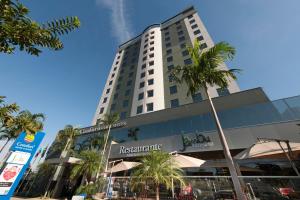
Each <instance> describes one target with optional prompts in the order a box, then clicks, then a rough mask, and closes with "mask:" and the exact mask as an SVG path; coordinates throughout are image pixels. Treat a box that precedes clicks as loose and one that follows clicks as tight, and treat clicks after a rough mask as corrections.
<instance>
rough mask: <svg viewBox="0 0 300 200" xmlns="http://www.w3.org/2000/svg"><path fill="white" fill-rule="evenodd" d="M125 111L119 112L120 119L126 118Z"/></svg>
mask: <svg viewBox="0 0 300 200" xmlns="http://www.w3.org/2000/svg"><path fill="white" fill-rule="evenodd" d="M126 115H127V113H126V112H121V114H120V119H121V120H122V119H125V118H126Z"/></svg>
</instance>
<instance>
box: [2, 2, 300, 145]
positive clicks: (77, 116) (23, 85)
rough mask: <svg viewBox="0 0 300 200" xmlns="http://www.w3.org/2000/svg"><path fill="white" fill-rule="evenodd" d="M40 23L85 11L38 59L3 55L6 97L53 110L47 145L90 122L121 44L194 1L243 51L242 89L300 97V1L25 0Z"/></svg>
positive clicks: (217, 33)
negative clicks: (56, 46) (60, 45)
mask: <svg viewBox="0 0 300 200" xmlns="http://www.w3.org/2000/svg"><path fill="white" fill-rule="evenodd" d="M21 2H22V3H24V4H25V5H26V6H27V7H28V8H29V9H30V10H31V13H30V15H31V16H32V18H33V19H35V20H36V21H38V22H45V21H47V20H51V19H54V18H60V17H64V16H78V17H79V18H80V20H81V23H82V26H81V27H80V29H78V30H77V31H74V32H72V33H71V34H69V35H67V36H64V37H62V39H63V42H64V46H65V47H64V49H63V50H61V51H56V52H55V51H48V50H44V51H43V53H42V54H41V55H40V56H39V57H34V56H30V55H27V54H26V53H24V52H16V53H15V54H13V55H5V54H3V53H1V54H0V95H5V96H7V100H8V101H9V102H17V103H18V104H19V105H20V106H21V107H22V108H23V109H29V110H30V111H32V112H42V113H44V114H45V115H46V117H47V120H46V122H45V132H46V133H47V137H46V139H45V141H44V144H46V143H48V142H51V141H52V140H53V139H54V137H55V134H56V133H57V131H58V130H59V129H61V128H63V127H64V126H65V125H66V124H73V125H80V126H88V125H90V123H91V120H92V117H93V115H94V112H95V109H96V106H97V103H98V100H99V98H100V95H101V92H102V89H103V87H104V84H105V81H106V76H107V74H108V71H109V69H110V66H111V62H112V60H113V57H114V54H115V52H116V49H117V47H118V44H120V43H121V42H124V41H126V40H127V39H129V38H130V37H133V36H135V35H137V34H139V33H140V32H141V31H142V30H143V29H144V28H145V27H146V26H148V25H150V24H153V23H159V22H162V21H163V20H165V19H167V18H169V17H171V16H173V15H175V14H177V13H178V12H180V11H181V10H183V9H184V8H186V7H188V6H190V5H194V6H195V8H196V9H197V10H198V12H199V15H200V17H201V18H202V20H203V22H204V24H205V25H206V28H207V29H208V31H209V33H210V35H211V36H212V38H213V40H214V41H215V42H219V41H227V42H229V43H231V44H232V45H233V46H235V47H236V49H237V55H236V58H235V59H234V61H233V62H231V63H229V66H233V67H238V68H241V69H243V73H242V74H241V75H240V76H239V80H238V83H239V85H240V88H241V89H242V90H245V89H250V88H254V87H258V86H261V87H263V89H264V90H265V92H266V93H267V94H268V95H269V97H270V98H271V99H278V98H284V97H289V96H294V95H299V94H300V90H299V82H300V81H299V74H300V66H299V65H300V51H299V49H298V48H299V46H300V37H299V36H300V20H299V19H300V1H299V0H289V1H283V0H280V1H279V0H264V1H262V0H236V1H234V0H227V1H218V0H201V1H199V0H198V1H192V0H185V1H179V0H163V1H162V0H151V1H150V0H149V1H145V0H111V1H110V0H85V1H82V0H64V1H61V0H48V1H39V0H21Z"/></svg>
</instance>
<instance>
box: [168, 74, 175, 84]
mask: <svg viewBox="0 0 300 200" xmlns="http://www.w3.org/2000/svg"><path fill="white" fill-rule="evenodd" d="M173 81H174V76H173V75H172V74H170V75H169V82H170V83H171V82H173Z"/></svg>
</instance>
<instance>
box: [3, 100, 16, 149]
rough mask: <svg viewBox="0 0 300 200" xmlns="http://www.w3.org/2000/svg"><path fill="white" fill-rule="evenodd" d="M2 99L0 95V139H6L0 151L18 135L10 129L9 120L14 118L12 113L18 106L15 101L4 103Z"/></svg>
mask: <svg viewBox="0 0 300 200" xmlns="http://www.w3.org/2000/svg"><path fill="white" fill-rule="evenodd" d="M4 99H5V97H4V96H0V133H1V135H0V140H4V139H6V141H5V144H4V145H3V146H2V147H1V149H0V153H1V152H2V151H3V149H4V148H5V146H6V145H7V144H8V142H9V141H10V140H11V139H14V138H16V137H17V136H18V135H16V134H15V133H14V132H12V131H11V124H12V123H11V122H12V121H13V120H14V115H13V114H14V113H15V112H17V111H19V106H18V105H17V104H16V103H13V104H8V105H6V104H4Z"/></svg>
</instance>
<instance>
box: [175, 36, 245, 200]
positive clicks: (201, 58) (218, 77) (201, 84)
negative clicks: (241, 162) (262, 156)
mask: <svg viewBox="0 0 300 200" xmlns="http://www.w3.org/2000/svg"><path fill="white" fill-rule="evenodd" d="M188 51H189V54H190V56H191V58H192V61H193V63H192V64H191V65H185V66H177V67H175V68H174V70H173V71H172V72H171V74H172V75H173V78H174V80H175V81H176V82H177V83H180V84H182V83H186V84H187V86H188V93H187V95H193V94H195V93H196V92H197V91H198V90H200V89H202V88H203V89H204V91H205V93H206V95H207V98H208V101H209V104H210V107H211V112H212V114H213V117H214V119H215V124H216V127H217V130H218V133H219V138H220V140H221V144H222V147H223V150H224V155H225V158H226V160H227V164H228V168H229V171H230V174H231V177H232V181H233V184H234V188H235V191H236V194H237V197H238V199H245V196H244V194H243V191H242V187H241V183H240V181H239V179H238V175H237V170H236V168H235V165H234V161H233V159H232V156H231V154H230V150H229V147H228V144H227V141H226V138H225V135H224V133H223V130H222V127H221V124H220V121H219V118H218V115H217V112H216V109H215V107H214V104H213V102H212V99H211V96H210V94H209V91H208V86H215V85H217V86H219V87H220V88H227V87H228V84H229V81H230V79H233V80H236V79H237V77H236V75H235V73H236V72H239V71H240V70H239V69H230V70H225V69H220V68H219V67H220V65H222V64H223V63H224V62H225V61H228V60H232V59H233V57H234V55H235V49H234V47H232V46H230V45H229V44H228V43H226V42H220V43H218V44H216V45H215V46H213V47H211V48H210V49H208V50H201V48H200V44H199V42H198V41H197V40H196V41H195V44H194V47H193V48H192V47H189V48H188Z"/></svg>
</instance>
